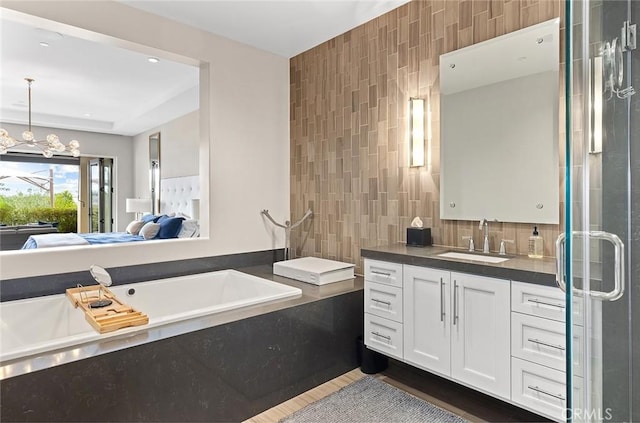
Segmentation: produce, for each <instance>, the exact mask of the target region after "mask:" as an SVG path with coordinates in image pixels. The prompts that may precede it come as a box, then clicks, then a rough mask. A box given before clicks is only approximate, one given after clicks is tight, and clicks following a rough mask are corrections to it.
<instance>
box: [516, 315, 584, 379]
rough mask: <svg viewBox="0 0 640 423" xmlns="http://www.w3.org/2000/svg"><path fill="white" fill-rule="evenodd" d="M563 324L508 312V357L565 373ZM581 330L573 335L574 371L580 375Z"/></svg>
mask: <svg viewBox="0 0 640 423" xmlns="http://www.w3.org/2000/svg"><path fill="white" fill-rule="evenodd" d="M565 334H566V330H565V324H564V323H562V322H556V321H555V320H548V319H541V318H539V317H534V316H529V315H526V314H520V313H511V355H512V356H514V357H519V358H522V359H524V360H529V361H533V362H534V363H538V364H542V365H545V366H549V367H553V368H554V369H556V370H560V371H562V372H564V371H565V370H566V364H565V357H566V343H567V340H566V335H565ZM582 336H583V334H582V331H581V330H576V331H574V332H573V356H574V361H573V366H574V367H573V369H574V372H576V373H577V374H581V373H582V361H583V351H582V350H583V345H582Z"/></svg>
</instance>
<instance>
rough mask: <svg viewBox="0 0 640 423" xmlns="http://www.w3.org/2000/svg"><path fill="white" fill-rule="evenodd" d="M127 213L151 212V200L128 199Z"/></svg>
mask: <svg viewBox="0 0 640 423" xmlns="http://www.w3.org/2000/svg"><path fill="white" fill-rule="evenodd" d="M126 211H127V213H144V212H148V211H151V199H150V198H127V204H126Z"/></svg>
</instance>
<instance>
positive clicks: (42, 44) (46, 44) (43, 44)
mask: <svg viewBox="0 0 640 423" xmlns="http://www.w3.org/2000/svg"><path fill="white" fill-rule="evenodd" d="M40 45H41V46H42V47H49V43H45V42H44V41H40Z"/></svg>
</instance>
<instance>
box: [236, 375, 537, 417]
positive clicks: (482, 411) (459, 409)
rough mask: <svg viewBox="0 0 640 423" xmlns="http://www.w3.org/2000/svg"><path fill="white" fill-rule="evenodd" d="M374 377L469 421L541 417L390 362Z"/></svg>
mask: <svg viewBox="0 0 640 423" xmlns="http://www.w3.org/2000/svg"><path fill="white" fill-rule="evenodd" d="M364 376H365V374H364V373H362V372H361V371H360V369H354V370H352V371H350V372H348V373H345V374H344V375H342V376H339V377H337V378H335V379H333V380H330V381H328V382H326V383H324V384H322V385H320V386H317V387H315V388H313V389H311V390H309V391H307V392H304V393H302V394H300V395H298V396H297V397H295V398H292V399H290V400H288V401H286V402H283V403H282V404H279V405H276V406H275V407H273V408H271V409H269V410H266V411H264V412H263V413H260V414H258V415H257V416H254V417H252V418H251V419H249V420H246V422H248V423H274V422H278V421H279V420H280V419H282V418H283V417H287V416H289V415H291V414H293V413H295V412H296V411H298V410H300V409H302V408H304V407H305V406H307V405H309V404H311V403H313V402H315V401H318V400H320V399H322V398H324V397H326V396H328V395H330V394H332V393H334V392H336V391H338V390H340V388H343V387H345V386H347V385H349V384H351V383H353V382H355V381H357V380H359V379H360V378H362V377H364ZM375 377H376V378H378V379H380V380H382V381H384V382H386V383H388V384H390V385H393V386H395V387H397V388H399V389H402V390H404V391H406V392H408V393H410V394H412V395H414V396H416V397H418V398H421V399H423V400H425V401H428V402H430V403H431V404H434V405H436V406H438V407H440V408H443V409H445V410H448V411H450V412H452V413H454V414H456V415H458V416H461V417H462V418H464V419H466V420H468V421H470V422H541V421H545V422H546V421H548V420H545V419H544V418H542V417H540V416H538V415H536V414H532V413H529V412H527V411H525V410H522V409H520V408H517V407H513V406H511V405H509V404H507V403H504V402H502V401H499V400H497V399H495V398H491V397H489V396H487V395H484V394H481V393H479V392H476V391H473V390H471V389H468V388H464V387H462V386H460V385H458V384H456V383H454V382H451V381H448V380H445V379H442V378H439V377H437V376H433V375H429V374H426V372H424V374H422V373H416V372H415V369H411V368H409V367H408V366H407V367H405V366H403V365H393V366H390V367H389V369H387V370H386V371H385V372H383V373H379V374H377V375H375Z"/></svg>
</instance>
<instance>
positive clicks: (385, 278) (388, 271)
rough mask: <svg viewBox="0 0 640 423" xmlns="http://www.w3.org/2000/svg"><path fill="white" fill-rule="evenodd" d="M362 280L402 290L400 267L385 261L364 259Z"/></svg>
mask: <svg viewBox="0 0 640 423" xmlns="http://www.w3.org/2000/svg"><path fill="white" fill-rule="evenodd" d="M364 279H365V280H367V281H371V282H377V283H382V284H385V285H392V286H397V287H400V288H402V265H401V264H398V263H390V262H387V261H378V260H370V259H365V261H364Z"/></svg>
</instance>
